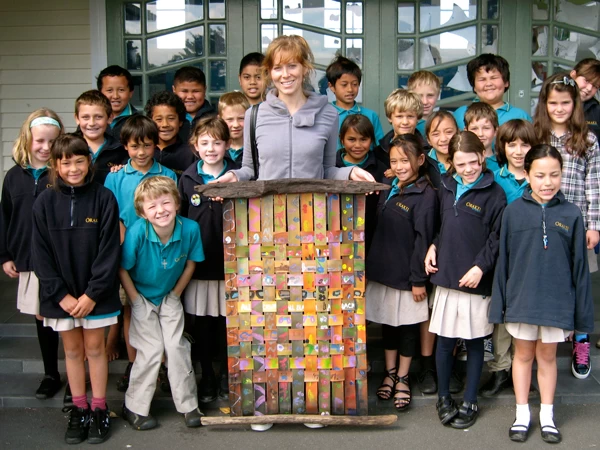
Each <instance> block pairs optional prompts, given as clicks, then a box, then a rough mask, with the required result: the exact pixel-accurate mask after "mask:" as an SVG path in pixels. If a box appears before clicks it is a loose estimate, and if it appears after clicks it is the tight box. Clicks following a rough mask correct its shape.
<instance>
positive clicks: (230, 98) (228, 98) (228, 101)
mask: <svg viewBox="0 0 600 450" xmlns="http://www.w3.org/2000/svg"><path fill="white" fill-rule="evenodd" d="M228 106H229V107H231V106H241V107H242V108H244V109H248V108H250V102H249V101H248V98H247V97H246V96H245V95H244V93H243V92H240V91H232V92H227V93H226V94H223V95H221V97H220V98H219V116H220V115H221V114H223V110H224V109H225V108H227V107H228Z"/></svg>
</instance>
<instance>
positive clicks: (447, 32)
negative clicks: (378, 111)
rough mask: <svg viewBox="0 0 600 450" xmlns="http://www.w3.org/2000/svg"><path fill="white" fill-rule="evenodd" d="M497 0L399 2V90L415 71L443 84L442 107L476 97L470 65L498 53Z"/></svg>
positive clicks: (455, 104)
mask: <svg viewBox="0 0 600 450" xmlns="http://www.w3.org/2000/svg"><path fill="white" fill-rule="evenodd" d="M498 8H499V1H498V0H421V1H412V2H408V1H399V2H398V20H397V23H398V27H397V30H396V31H397V39H396V43H397V50H398V66H397V79H398V87H406V84H407V82H408V78H409V77H410V75H411V74H412V73H413V72H415V71H417V70H430V71H432V72H433V73H435V74H436V75H437V76H438V77H439V78H440V80H441V82H442V92H441V93H440V101H439V102H438V104H439V105H444V106H445V107H446V108H453V107H458V106H460V105H461V104H463V103H465V102H466V101H468V100H470V99H471V98H473V97H474V94H473V90H472V88H471V85H470V84H469V81H468V78H467V63H468V62H469V60H471V59H473V58H474V57H475V56H476V55H478V54H481V53H498V50H499V48H498V27H499V14H498Z"/></svg>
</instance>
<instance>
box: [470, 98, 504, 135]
mask: <svg viewBox="0 0 600 450" xmlns="http://www.w3.org/2000/svg"><path fill="white" fill-rule="evenodd" d="M481 119H487V120H489V121H490V122H491V124H492V125H493V127H494V128H496V129H497V128H498V113H497V112H496V110H495V109H494V107H493V106H491V105H488V104H487V103H483V102H473V103H471V105H470V106H469V107H468V108H467V110H466V111H465V130H466V129H467V128H468V127H469V124H470V123H471V122H473V121H477V120H481Z"/></svg>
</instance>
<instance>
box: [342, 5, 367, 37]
mask: <svg viewBox="0 0 600 450" xmlns="http://www.w3.org/2000/svg"><path fill="white" fill-rule="evenodd" d="M362 32H363V7H362V2H347V3H346V33H352V34H359V33H362Z"/></svg>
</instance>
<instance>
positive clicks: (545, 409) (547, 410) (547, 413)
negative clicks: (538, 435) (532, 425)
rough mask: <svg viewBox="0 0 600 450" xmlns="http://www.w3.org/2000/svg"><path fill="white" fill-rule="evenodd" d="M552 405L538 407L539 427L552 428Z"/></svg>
mask: <svg viewBox="0 0 600 450" xmlns="http://www.w3.org/2000/svg"><path fill="white" fill-rule="evenodd" d="M553 408H554V405H544V404H543V403H542V404H541V405H540V426H541V427H542V428H543V427H546V426H552V427H553V426H554V412H553Z"/></svg>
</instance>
